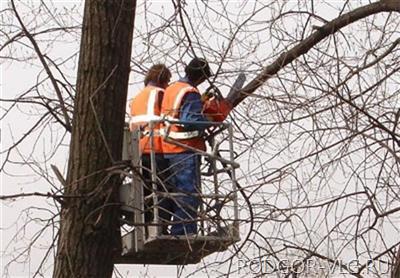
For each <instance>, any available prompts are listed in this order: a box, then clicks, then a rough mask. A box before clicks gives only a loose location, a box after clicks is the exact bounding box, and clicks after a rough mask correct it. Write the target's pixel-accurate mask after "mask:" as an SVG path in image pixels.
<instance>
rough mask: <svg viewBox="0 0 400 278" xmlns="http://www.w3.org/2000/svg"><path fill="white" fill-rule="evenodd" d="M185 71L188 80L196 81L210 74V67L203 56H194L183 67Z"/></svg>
mask: <svg viewBox="0 0 400 278" xmlns="http://www.w3.org/2000/svg"><path fill="white" fill-rule="evenodd" d="M185 73H186V76H187V78H188V79H189V80H190V81H192V82H193V81H198V80H200V79H206V78H207V77H210V76H211V69H210V66H209V65H208V63H207V61H206V60H205V59H203V58H194V59H193V60H192V61H190V63H189V64H188V65H187V66H186V67H185Z"/></svg>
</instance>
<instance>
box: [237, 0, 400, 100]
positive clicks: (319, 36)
mask: <svg viewBox="0 0 400 278" xmlns="http://www.w3.org/2000/svg"><path fill="white" fill-rule="evenodd" d="M381 12H400V1H399V0H381V1H378V2H375V3H371V4H369V5H366V6H363V7H360V8H358V9H355V10H353V11H351V12H349V13H346V14H343V15H341V16H339V17H337V18H335V19H334V20H332V21H330V22H328V23H326V24H325V25H323V26H321V27H319V28H318V29H317V30H316V31H315V32H313V33H312V34H311V35H310V36H308V37H307V38H306V39H304V40H303V41H301V42H300V43H298V44H297V45H295V46H294V47H292V48H291V49H289V50H288V51H286V52H284V53H282V54H281V55H280V56H279V57H278V58H277V59H276V60H275V61H274V62H273V63H271V64H270V65H268V66H267V67H265V68H264V69H263V70H262V72H261V73H259V74H258V75H257V76H256V77H255V78H254V79H253V80H252V81H250V82H249V83H248V84H247V85H246V86H245V87H244V88H243V89H242V90H241V91H239V92H238V94H240V96H239V97H238V98H236V99H235V103H234V106H237V105H239V104H240V103H241V102H242V101H243V100H244V99H245V98H246V97H248V96H249V95H251V94H252V93H254V92H255V91H256V90H257V89H258V88H259V87H260V86H262V85H263V84H264V83H265V82H266V81H267V80H268V79H270V78H271V77H272V76H274V75H276V74H277V73H278V72H279V71H280V70H281V69H283V68H284V67H285V66H287V65H288V64H290V63H291V62H292V61H294V60H295V59H297V58H298V57H300V56H301V55H303V54H305V53H307V52H308V51H309V50H310V49H312V48H313V47H314V46H315V45H317V44H318V43H319V42H321V41H322V40H323V39H325V38H327V37H328V36H330V35H332V34H334V33H336V32H337V31H338V30H340V29H341V28H343V27H346V26H348V25H349V24H351V23H353V22H355V21H357V20H360V19H362V18H365V17H368V16H370V15H373V14H377V13H381Z"/></svg>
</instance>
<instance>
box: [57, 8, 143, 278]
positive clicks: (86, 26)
mask: <svg viewBox="0 0 400 278" xmlns="http://www.w3.org/2000/svg"><path fill="white" fill-rule="evenodd" d="M135 8H136V1H133V0H129V1H124V0H114V1H108V0H87V1H86V2H85V8H84V16H83V27H82V38H81V46H80V56H79V66H78V78H77V94H76V98H75V103H74V114H73V120H72V134H71V144H70V155H69V162H68V174H67V181H66V186H65V188H64V189H65V194H67V195H70V194H71V195H88V196H90V197H88V198H78V199H71V200H68V202H67V203H66V206H65V207H63V208H62V211H61V224H60V236H59V239H58V248H57V255H56V260H55V267H54V273H53V277H111V276H112V271H113V262H112V258H113V255H114V251H115V247H116V244H115V243H116V242H117V241H118V240H119V233H118V227H119V224H118V211H119V210H118V207H117V206H115V205H112V204H113V203H116V202H117V201H118V200H117V196H118V187H119V184H120V180H119V178H118V177H116V176H111V177H110V175H109V174H108V173H107V171H105V170H104V171H102V170H103V169H106V168H109V167H110V166H112V164H113V161H114V160H116V161H117V160H120V159H121V152H122V138H123V127H124V117H125V105H126V97H127V88H128V79H129V73H130V57H131V49H132V36H133V26H134V18H135ZM99 187H100V188H99ZM93 192H96V194H90V193H93Z"/></svg>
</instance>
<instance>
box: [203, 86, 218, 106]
mask: <svg viewBox="0 0 400 278" xmlns="http://www.w3.org/2000/svg"><path fill="white" fill-rule="evenodd" d="M220 95H221V93H220V92H219V90H218V88H217V87H215V86H214V85H212V86H210V87H208V88H207V90H206V91H205V92H204V93H203V94H202V95H201V100H202V102H203V103H205V102H206V101H208V100H210V99H212V98H218V99H219V98H220Z"/></svg>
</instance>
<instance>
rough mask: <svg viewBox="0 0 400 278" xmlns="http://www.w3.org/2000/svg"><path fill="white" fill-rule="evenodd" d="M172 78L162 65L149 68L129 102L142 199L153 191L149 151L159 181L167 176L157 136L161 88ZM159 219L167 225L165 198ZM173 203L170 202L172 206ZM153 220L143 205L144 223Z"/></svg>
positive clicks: (168, 207)
mask: <svg viewBox="0 0 400 278" xmlns="http://www.w3.org/2000/svg"><path fill="white" fill-rule="evenodd" d="M170 79H171V72H170V71H169V69H168V68H167V67H166V66H165V65H163V64H156V65H154V66H152V67H151V68H150V70H149V71H148V73H147V74H146V77H145V79H144V85H145V87H144V88H143V89H142V90H141V91H140V92H139V94H138V95H136V96H135V97H134V98H133V99H132V101H131V102H130V114H131V119H130V124H129V125H130V129H131V130H134V129H136V128H140V130H141V138H140V141H139V149H140V153H141V159H142V167H143V176H144V179H145V181H146V182H145V186H144V196H148V195H150V194H151V193H152V192H153V189H152V182H151V160H150V152H151V149H153V150H154V153H155V158H156V170H157V174H159V178H160V180H165V179H166V177H167V176H168V171H167V170H166V169H167V167H168V164H167V162H166V160H165V159H164V158H163V151H162V137H161V136H160V123H159V122H157V121H159V120H161V116H160V112H161V103H162V99H163V95H164V89H165V88H166V87H167V86H168V83H169V81H170ZM150 121H156V122H154V123H153V130H150ZM150 132H153V142H152V144H151V141H150V136H149V135H150ZM165 186H166V185H165V183H164V184H163V185H161V184H159V185H158V190H159V191H165V190H164V189H165ZM159 200H160V201H159V204H158V205H159V207H161V208H163V209H159V210H158V211H159V217H160V221H161V222H167V221H170V219H171V214H170V213H169V210H171V209H172V208H170V206H171V205H170V202H171V201H170V200H169V199H166V198H159ZM171 204H172V203H171ZM152 219H153V213H152V209H151V205H145V222H146V223H149V222H151V221H152ZM167 227H168V225H167V224H165V225H163V227H162V230H163V233H164V234H166V233H167Z"/></svg>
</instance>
